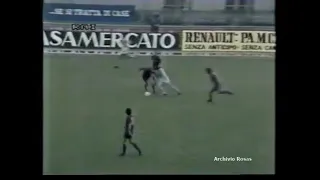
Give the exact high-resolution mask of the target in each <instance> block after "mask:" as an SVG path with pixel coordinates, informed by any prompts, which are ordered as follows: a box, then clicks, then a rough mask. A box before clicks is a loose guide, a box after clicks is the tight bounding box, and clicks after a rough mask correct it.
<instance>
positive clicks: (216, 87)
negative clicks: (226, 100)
mask: <svg viewBox="0 0 320 180" xmlns="http://www.w3.org/2000/svg"><path fill="white" fill-rule="evenodd" d="M205 71H206V73H207V74H208V75H209V78H210V81H211V83H212V88H211V90H210V92H209V99H208V102H212V96H213V93H215V92H217V93H218V94H229V95H233V92H231V91H229V90H222V89H221V83H220V81H219V79H218V76H217V75H216V74H215V73H214V72H213V70H212V69H211V68H206V70H205Z"/></svg>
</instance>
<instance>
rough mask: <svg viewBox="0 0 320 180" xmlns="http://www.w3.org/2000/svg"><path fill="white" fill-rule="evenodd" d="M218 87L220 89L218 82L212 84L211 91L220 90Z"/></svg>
mask: <svg viewBox="0 0 320 180" xmlns="http://www.w3.org/2000/svg"><path fill="white" fill-rule="evenodd" d="M220 89H221V85H220V84H214V85H213V87H212V88H211V92H216V91H220Z"/></svg>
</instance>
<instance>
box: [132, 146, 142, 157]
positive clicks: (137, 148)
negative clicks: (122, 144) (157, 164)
mask: <svg viewBox="0 0 320 180" xmlns="http://www.w3.org/2000/svg"><path fill="white" fill-rule="evenodd" d="M131 144H132V146H133V147H134V148H135V149H136V150H137V151H138V153H139V155H141V150H140V148H139V147H138V145H137V144H136V143H131Z"/></svg>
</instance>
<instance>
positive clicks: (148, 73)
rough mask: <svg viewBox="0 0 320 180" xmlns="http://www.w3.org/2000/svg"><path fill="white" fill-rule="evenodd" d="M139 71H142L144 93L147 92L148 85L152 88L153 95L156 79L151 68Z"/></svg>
mask: <svg viewBox="0 0 320 180" xmlns="http://www.w3.org/2000/svg"><path fill="white" fill-rule="evenodd" d="M139 70H140V71H142V80H143V81H144V89H145V92H149V91H148V86H149V83H150V84H151V87H152V93H153V94H155V93H156V90H155V87H156V78H155V76H154V72H153V71H152V68H140V69H139Z"/></svg>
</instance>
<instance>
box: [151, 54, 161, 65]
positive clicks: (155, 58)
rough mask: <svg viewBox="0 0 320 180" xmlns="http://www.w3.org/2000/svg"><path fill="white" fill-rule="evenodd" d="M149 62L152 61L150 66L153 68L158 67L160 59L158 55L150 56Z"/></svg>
mask: <svg viewBox="0 0 320 180" xmlns="http://www.w3.org/2000/svg"><path fill="white" fill-rule="evenodd" d="M151 60H152V66H153V67H155V66H156V65H160V64H161V59H160V57H159V56H158V55H153V56H151Z"/></svg>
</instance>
